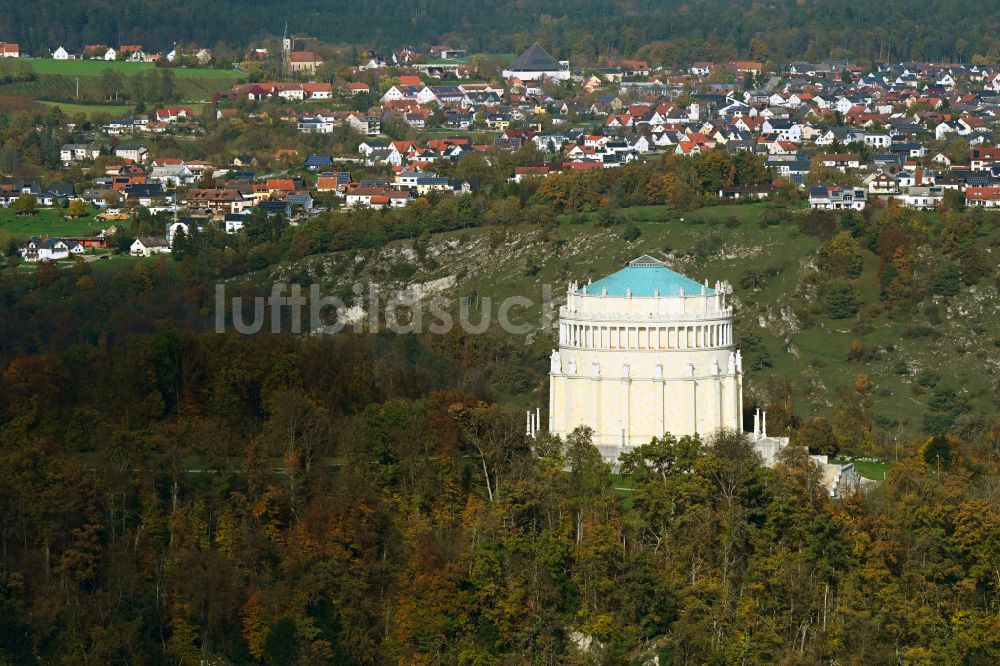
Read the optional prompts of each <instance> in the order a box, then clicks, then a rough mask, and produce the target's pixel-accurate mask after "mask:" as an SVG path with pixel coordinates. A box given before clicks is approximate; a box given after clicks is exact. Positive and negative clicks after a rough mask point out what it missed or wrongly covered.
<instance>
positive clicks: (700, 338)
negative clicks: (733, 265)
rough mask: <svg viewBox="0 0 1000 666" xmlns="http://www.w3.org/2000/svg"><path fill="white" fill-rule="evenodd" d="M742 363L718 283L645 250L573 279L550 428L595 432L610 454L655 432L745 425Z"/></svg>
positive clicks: (555, 363)
mask: <svg viewBox="0 0 1000 666" xmlns="http://www.w3.org/2000/svg"><path fill="white" fill-rule="evenodd" d="M742 392H743V368H742V359H741V357H740V353H739V351H737V350H736V349H735V347H734V346H733V311H732V308H731V307H729V306H727V305H726V302H725V294H723V293H721V291H720V288H719V284H718V283H716V285H715V288H711V287H709V286H708V282H707V281H706V282H705V284H699V283H697V282H695V281H694V280H691V279H689V278H687V277H684V276H683V275H680V274H679V273H676V272H674V271H672V270H670V269H669V268H667V267H666V266H665V265H664V264H663V263H662V262H660V261H657V260H656V259H653V258H652V257H650V256H647V255H644V256H642V257H639V258H638V259H635V260H634V261H631V262H629V264H628V266H627V267H625V268H623V269H622V270H620V271H618V272H617V273H613V274H612V275H609V276H608V277H605V278H602V279H601V280H598V281H597V282H593V283H590V284H587V285H583V286H581V285H579V284H570V285H569V289H568V292H567V298H566V305H565V306H563V307H562V308H560V311H559V349H558V350H556V351H553V352H552V357H551V368H550V373H549V431H550V432H552V433H553V434H556V435H560V436H563V437H565V436H566V435H568V434H569V433H570V432H572V431H573V429H574V428H576V427H577V426H580V425H586V426H590V427H591V428H592V429H593V431H594V444H595V445H597V446H598V448H599V449H600V450H601V452H602V454H603V455H604V456H605V458H608V459H617V458H618V455H619V454H620V453H621V452H622V451H623V450H627V449H628V448H631V447H634V446H638V445H641V444H646V443H648V442H649V440H650V439H651V438H652V437H654V436H660V435H663V433H664V432H670V433H671V434H673V435H675V436H678V437H680V436H683V435H693V434H695V433H698V434H700V435H703V436H704V435H709V434H712V433H714V432H717V431H719V430H722V429H728V430H742V412H743V404H742V402H743V401H742Z"/></svg>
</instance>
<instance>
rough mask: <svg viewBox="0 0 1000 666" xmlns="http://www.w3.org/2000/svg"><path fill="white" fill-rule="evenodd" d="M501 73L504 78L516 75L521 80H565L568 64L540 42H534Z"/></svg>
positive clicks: (567, 74)
mask: <svg viewBox="0 0 1000 666" xmlns="http://www.w3.org/2000/svg"><path fill="white" fill-rule="evenodd" d="M503 75H504V78H508V79H509V78H514V77H517V78H519V79H521V80H522V81H535V80H538V79H542V78H545V77H551V78H556V79H561V80H565V79H568V78H569V64H568V63H565V62H559V61H558V60H556V59H555V58H553V57H552V54H551V53H549V52H548V51H546V50H545V49H544V48H543V47H542V45H541V44H539V43H538V42H535V43H534V44H532V45H531V46H530V47H528V50H527V51H525V52H524V53H522V54H521V55H519V56H518V57H517V59H516V60H515V61H514V64H512V65H511V66H510V69H507V70H504V72H503Z"/></svg>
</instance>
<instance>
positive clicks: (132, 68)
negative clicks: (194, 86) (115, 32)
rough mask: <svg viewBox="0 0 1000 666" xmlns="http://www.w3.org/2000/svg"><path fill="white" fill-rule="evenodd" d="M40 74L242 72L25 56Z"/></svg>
mask: <svg viewBox="0 0 1000 666" xmlns="http://www.w3.org/2000/svg"><path fill="white" fill-rule="evenodd" d="M25 62H28V63H31V67H32V68H33V69H34V70H35V72H36V73H38V74H55V75H65V76H100V75H101V73H102V72H104V71H105V70H107V69H111V70H114V71H116V72H121V73H122V74H124V75H126V76H128V75H131V74H140V73H145V72H150V71H153V70H156V69H162V70H164V71H170V72H173V73H174V76H175V77H177V78H203V79H240V78H242V77H243V75H242V74H240V73H239V72H237V71H236V70H233V69H219V68H211V69H209V68H205V69H201V68H193V67H170V68H158V67H156V65H155V64H153V63H151V62H120V61H117V60H53V59H51V58H25Z"/></svg>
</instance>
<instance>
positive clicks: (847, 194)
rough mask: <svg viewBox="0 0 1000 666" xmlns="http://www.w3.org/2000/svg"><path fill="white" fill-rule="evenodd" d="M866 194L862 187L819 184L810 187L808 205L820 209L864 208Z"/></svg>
mask: <svg viewBox="0 0 1000 666" xmlns="http://www.w3.org/2000/svg"><path fill="white" fill-rule="evenodd" d="M866 205H867V195H866V194H865V190H864V188H863V187H839V186H832V187H827V186H825V185H820V186H817V187H813V188H810V190H809V206H810V207H812V208H816V209H822V210H864V208H865V206H866Z"/></svg>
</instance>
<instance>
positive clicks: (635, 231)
mask: <svg viewBox="0 0 1000 666" xmlns="http://www.w3.org/2000/svg"><path fill="white" fill-rule="evenodd" d="M641 235H642V230H641V229H639V227H637V226H636V225H634V224H633V225H631V226H629V227H628V228H627V229H625V231H623V232H622V240H624V241H627V242H629V243H631V242H632V241H634V240H638V238H639V236H641Z"/></svg>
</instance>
